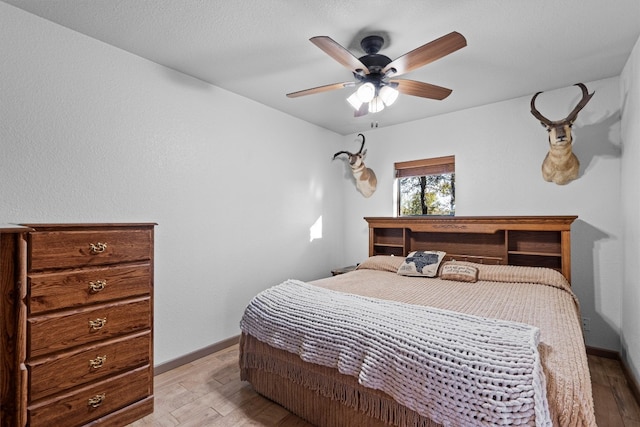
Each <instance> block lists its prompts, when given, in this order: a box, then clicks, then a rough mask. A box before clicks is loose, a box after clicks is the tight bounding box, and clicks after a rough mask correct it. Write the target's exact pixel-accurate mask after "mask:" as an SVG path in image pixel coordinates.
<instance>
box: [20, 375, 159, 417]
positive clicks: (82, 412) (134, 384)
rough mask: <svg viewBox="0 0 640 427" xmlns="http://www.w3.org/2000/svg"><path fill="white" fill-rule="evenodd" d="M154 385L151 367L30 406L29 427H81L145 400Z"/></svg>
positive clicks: (28, 411)
mask: <svg viewBox="0 0 640 427" xmlns="http://www.w3.org/2000/svg"><path fill="white" fill-rule="evenodd" d="M151 384H152V378H151V368H150V367H149V366H146V367H142V368H139V369H136V370H134V371H131V372H128V373H126V374H122V375H118V376H117V377H113V378H110V379H107V380H104V381H102V382H99V383H96V384H91V385H89V386H87V387H83V388H81V389H79V390H76V391H74V392H72V393H68V394H65V395H62V396H59V397H57V398H56V399H51V400H48V401H43V402H40V403H38V404H36V405H29V407H28V408H27V417H28V423H29V427H53V426H80V425H83V424H86V423H88V422H90V421H92V420H95V419H97V418H100V417H102V416H104V415H106V414H109V413H111V412H113V411H116V410H118V409H120V408H124V407H125V406H127V405H129V404H131V403H134V402H136V401H138V400H141V399H144V398H145V397H146V396H148V395H150V394H151V392H152V390H151V389H150V387H151Z"/></svg>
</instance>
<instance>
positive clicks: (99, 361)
mask: <svg viewBox="0 0 640 427" xmlns="http://www.w3.org/2000/svg"><path fill="white" fill-rule="evenodd" d="M106 361H107V355H106V354H105V355H104V356H98V357H96V358H95V359H91V360H89V366H90V367H92V368H93V369H98V368H102V365H104V362H106Z"/></svg>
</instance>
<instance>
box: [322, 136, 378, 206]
mask: <svg viewBox="0 0 640 427" xmlns="http://www.w3.org/2000/svg"><path fill="white" fill-rule="evenodd" d="M358 136H360V137H362V145H360V150H358V152H357V153H350V152H348V151H338V152H337V153H336V154H334V155H333V160H335V159H336V157H338V156H339V155H340V154H346V155H347V156H349V157H348V159H349V166H350V167H351V172H352V173H353V177H354V178H355V179H356V188H357V189H358V191H360V193H362V195H363V196H364V197H371V195H372V194H373V193H374V192H375V191H376V185H377V184H378V179H377V178H376V174H375V173H374V172H373V171H372V170H371V169H369V168H368V167H366V166H365V165H364V156H365V155H366V154H367V150H364V151H362V149H363V148H364V141H365V139H364V135H363V134H361V133H359V134H358Z"/></svg>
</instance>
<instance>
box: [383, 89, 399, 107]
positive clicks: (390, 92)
mask: <svg viewBox="0 0 640 427" xmlns="http://www.w3.org/2000/svg"><path fill="white" fill-rule="evenodd" d="M380 98H382V101H383V102H384V104H385V105H386V106H387V107H389V106H390V105H391V104H393V103H394V102H396V99H398V91H397V90H396V89H394V88H392V87H391V86H383V87H382V88H381V89H380Z"/></svg>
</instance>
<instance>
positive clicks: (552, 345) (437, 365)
mask: <svg viewBox="0 0 640 427" xmlns="http://www.w3.org/2000/svg"><path fill="white" fill-rule="evenodd" d="M468 231H469V230H466V231H464V232H461V233H460V234H461V238H463V239H464V238H465V236H464V235H465V234H466V233H467V232H468ZM474 239H476V240H477V236H476V237H472V240H474ZM563 242H564V243H567V240H566V239H563ZM505 245H506V246H507V247H508V242H506V241H505ZM405 249H407V250H409V249H412V248H405ZM433 249H434V250H435V251H434V252H440V251H437V249H438V248H433ZM449 249H450V248H449ZM422 252H431V251H418V254H419V255H421V256H423V255H424V254H423V253H422ZM440 253H442V254H444V251H441V252H440ZM407 255H409V256H407V257H405V256H391V255H376V254H372V256H370V257H369V258H367V259H366V260H364V261H363V262H362V263H361V264H360V265H359V266H358V268H357V269H356V270H355V271H352V272H349V273H346V274H341V275H337V276H335V277H330V278H326V279H320V280H316V281H313V282H310V283H304V282H299V281H286V282H285V283H282V284H280V285H277V286H273V287H271V288H269V289H267V290H266V291H265V292H262V293H261V294H260V295H258V296H256V298H254V300H256V303H257V307H258V308H257V309H256V311H252V309H251V307H252V305H254V301H252V303H251V304H249V306H248V307H247V312H246V313H245V316H244V317H243V320H242V323H241V327H242V330H243V332H242V335H241V344H240V369H241V378H242V379H243V380H246V381H248V382H250V383H251V384H252V386H253V388H254V389H255V390H256V391H257V392H258V393H260V394H262V395H264V396H265V397H267V398H269V399H271V400H273V401H275V402H277V403H279V404H280V405H282V406H283V407H285V408H287V409H288V410H290V411H291V412H293V413H295V414H297V415H299V416H300V417H302V418H303V419H305V420H307V421H309V422H310V423H312V424H314V425H318V426H385V425H395V426H439V425H464V426H466V425H554V426H595V425H596V424H595V417H594V411H593V398H592V391H591V382H590V376H589V370H588V365H587V359H586V351H585V346H584V341H583V336H582V330H581V322H580V313H579V305H578V302H577V300H576V298H575V295H574V294H573V293H572V291H571V288H570V283H569V281H567V279H566V277H565V275H563V274H562V273H561V272H562V271H563V269H560V268H558V269H554V268H548V267H537V266H535V265H509V264H502V265H500V264H499V263H498V264H496V263H495V258H496V257H495V256H493V255H492V257H491V258H490V259H491V260H493V262H492V263H490V264H489V263H485V262H486V260H485V259H483V258H482V257H481V256H480V255H478V254H477V253H475V254H473V257H474V258H473V259H474V260H475V261H479V262H469V261H460V260H455V259H451V257H444V256H442V257H441V258H440V259H439V260H438V261H439V262H438V263H437V265H436V267H435V268H436V269H435V272H434V273H435V274H433V275H434V277H426V276H425V275H422V274H418V275H417V276H411V275H409V276H407V275H404V274H399V271H401V270H402V269H403V268H404V267H406V266H407V265H410V266H411V267H413V268H415V267H416V265H418V264H417V262H413V261H410V260H413V259H415V257H413V255H415V254H414V253H413V251H412V253H407ZM505 259H508V258H505ZM563 266H566V260H565V262H564V263H563ZM564 271H566V269H565V270H564ZM406 274H409V273H406ZM430 275H431V273H430ZM261 298H262V299H261ZM269 298H271V299H269ZM274 298H280V299H274ZM289 300H295V301H297V302H298V303H299V306H298V308H297V309H293V308H289V307H288V302H287V301H289ZM289 310H297V311H289ZM256 313H257V314H256ZM265 313H267V314H265ZM269 313H275V315H282V316H288V317H284V318H283V319H284V320H282V321H280V323H279V324H278V322H276V326H273V325H271V324H270V323H269V322H270V320H269V319H267V318H266V317H261V316H263V315H265V316H266V315H270V314H269ZM283 313H284V314H283ZM362 313H366V315H360V314H362ZM314 316H315V317H314ZM378 316H380V318H378ZM356 317H364V318H365V319H364V321H363V320H362V319H361V320H359V321H360V322H362V323H360V324H357V325H356V320H353V319H354V318H356ZM443 319H444V320H443ZM449 321H451V323H447V322H449ZM468 322H472V323H468ZM352 323H353V324H352ZM458 323H459V324H458ZM439 324H443V325H445V327H443V328H440V329H438V328H437V327H436V326H437V325H439ZM398 325H400V326H398ZM407 325H408V326H407ZM425 325H436V326H433V327H432V326H429V327H426V326H425ZM378 327H380V328H382V329H381V330H380V331H379V330H378V329H377V328H378ZM278 328H281V329H278ZM389 328H390V329H389ZM394 328H395V329H394ZM398 328H403V329H398ZM404 328H408V329H404ZM456 328H457V329H456ZM483 328H484V329H483ZM389 331H392V332H389ZM398 331H400V332H398ZM416 331H417V332H416ZM434 331H436V332H434ZM478 331H480V332H478ZM420 334H426V335H420ZM487 334H488V335H491V334H493V336H492V337H491V339H488V340H485V339H484V338H483V337H484V336H485V335H487ZM364 336H366V339H367V340H368V339H370V337H373V338H372V339H374V342H373V343H371V342H368V341H366V342H365V341H364V340H365V338H363V337H364ZM400 336H401V337H402V339H398V337H400ZM405 336H406V337H410V338H407V339H405ZM451 336H454V339H451ZM512 337H513V338H512ZM375 340H377V341H375ZM474 340H475V341H474ZM483 340H484V341H483ZM396 341H398V342H400V343H396ZM485 341H487V342H490V345H489V346H488V347H487V348H481V346H483V345H486V344H483V342H485ZM416 342H420V343H422V344H420V345H419V346H418V344H416ZM407 343H408V344H409V347H410V349H411V351H409V350H407V349H406V348H405V347H402V348H400V347H399V346H400V345H403V346H406V345H407ZM461 343H463V344H461ZM331 345H336V346H337V349H336V348H330V346H331ZM350 346H355V347H350ZM447 346H449V347H447ZM500 346H502V347H500ZM387 347H388V348H387ZM465 347H468V348H466V349H465ZM414 349H415V351H414ZM469 349H471V350H469ZM442 354H446V355H447V356H445V357H444V358H443V357H442ZM345 355H346V356H345ZM434 355H435V356H437V357H435V358H434ZM450 355H453V356H450ZM496 355H498V356H497V357H496ZM329 356H331V357H329ZM334 356H335V357H334ZM485 356H486V359H481V358H482V357H485ZM345 357H346V359H345ZM492 358H493V359H492ZM436 359H438V360H436ZM511 359H513V360H511ZM434 360H435V361H434ZM487 360H488V361H489V362H491V361H493V362H495V363H486V361H487ZM503 362H504V366H502V365H501V364H503ZM488 365H489V366H488ZM499 365H500V366H499ZM487 366H488V367H487ZM476 367H478V369H476ZM516 368H517V369H516ZM476 370H477V371H478V372H480V371H482V372H480V374H476ZM496 371H498V375H496ZM516 371H517V372H518V374H517V375H515V376H514V375H512V374H513V373H514V372H516ZM483 375H487V376H488V377H491V376H492V375H493V377H492V378H493V379H489V380H487V379H486V378H484V377H483ZM518 375H522V377H517V376H518ZM525 377H526V378H525ZM504 378H508V380H504ZM503 380H504V381H503ZM513 381H521V382H517V383H516V382H513ZM416 384H418V385H419V387H418V388H417V389H416ZM478 384H480V386H479V385H478ZM407 390H410V391H407ZM487 390H488V391H487ZM536 390H537V391H536ZM517 393H520V394H517ZM505 396H506V397H505ZM482 399H484V400H482Z"/></svg>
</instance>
